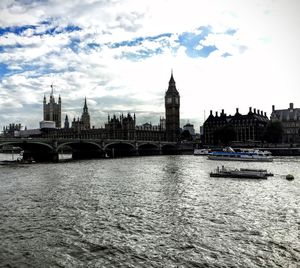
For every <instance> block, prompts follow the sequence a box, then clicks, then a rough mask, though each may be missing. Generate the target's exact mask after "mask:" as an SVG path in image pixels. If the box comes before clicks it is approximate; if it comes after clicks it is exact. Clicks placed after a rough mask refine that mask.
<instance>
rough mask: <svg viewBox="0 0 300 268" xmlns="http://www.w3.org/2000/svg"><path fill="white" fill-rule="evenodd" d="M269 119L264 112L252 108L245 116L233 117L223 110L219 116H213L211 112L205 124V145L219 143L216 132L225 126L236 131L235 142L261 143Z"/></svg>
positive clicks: (236, 114)
mask: <svg viewBox="0 0 300 268" xmlns="http://www.w3.org/2000/svg"><path fill="white" fill-rule="evenodd" d="M268 122H269V119H268V117H267V115H266V113H264V112H263V111H260V110H256V109H253V111H252V108H251V107H250V108H249V112H248V113H247V114H245V115H242V114H240V113H239V109H238V108H237V109H236V113H235V114H234V115H233V116H231V115H227V114H226V113H224V110H222V112H221V114H220V115H219V114H218V112H216V113H215V115H213V113H212V111H210V115H209V117H208V118H207V119H206V121H205V122H204V124H203V135H204V144H207V145H212V144H216V143H218V141H216V139H215V132H216V131H217V130H218V129H221V128H223V127H225V126H229V125H230V126H232V128H233V129H234V131H235V139H234V141H235V142H239V143H247V142H256V141H261V139H262V137H263V134H264V131H265V128H266V126H267V124H268Z"/></svg>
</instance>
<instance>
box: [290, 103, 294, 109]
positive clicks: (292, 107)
mask: <svg viewBox="0 0 300 268" xmlns="http://www.w3.org/2000/svg"><path fill="white" fill-rule="evenodd" d="M290 109H291V110H293V109H294V103H292V102H291V103H290Z"/></svg>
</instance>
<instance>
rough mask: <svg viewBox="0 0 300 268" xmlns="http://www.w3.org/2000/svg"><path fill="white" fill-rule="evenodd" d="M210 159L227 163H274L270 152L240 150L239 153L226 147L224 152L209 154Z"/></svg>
mask: <svg viewBox="0 0 300 268" xmlns="http://www.w3.org/2000/svg"><path fill="white" fill-rule="evenodd" d="M208 159H210V160H225V161H258V162H272V161H273V157H272V154H271V152H269V151H260V150H257V149H239V151H235V150H233V149H232V148H231V147H226V148H225V149H223V151H214V152H211V153H209V154H208Z"/></svg>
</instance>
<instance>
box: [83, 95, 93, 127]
mask: <svg viewBox="0 0 300 268" xmlns="http://www.w3.org/2000/svg"><path fill="white" fill-rule="evenodd" d="M81 121H82V123H83V128H84V129H90V128H91V121H90V114H89V111H88V107H87V104H86V98H85V99H84V106H83V112H82V115H81Z"/></svg>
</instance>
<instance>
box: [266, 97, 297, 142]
mask: <svg viewBox="0 0 300 268" xmlns="http://www.w3.org/2000/svg"><path fill="white" fill-rule="evenodd" d="M270 119H271V121H280V122H281V124H282V127H283V136H282V142H283V143H300V108H294V104H293V103H290V105H289V108H288V109H281V110H275V106H274V105H273V106H272V113H271V117H270Z"/></svg>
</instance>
